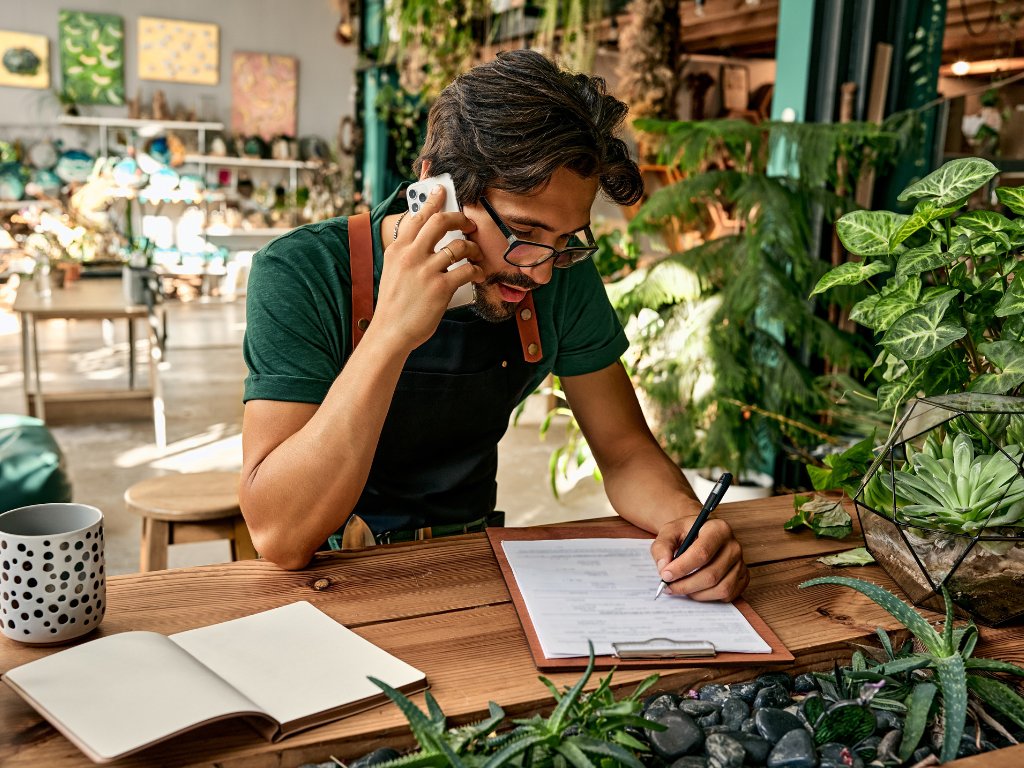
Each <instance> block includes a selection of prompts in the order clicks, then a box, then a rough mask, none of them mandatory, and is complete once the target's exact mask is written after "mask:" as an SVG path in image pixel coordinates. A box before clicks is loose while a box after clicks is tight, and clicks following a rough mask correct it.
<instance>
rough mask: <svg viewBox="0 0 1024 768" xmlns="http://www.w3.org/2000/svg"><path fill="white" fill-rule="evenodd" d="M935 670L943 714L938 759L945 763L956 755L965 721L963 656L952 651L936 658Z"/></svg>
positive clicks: (965, 676) (965, 672)
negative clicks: (940, 750) (940, 693)
mask: <svg viewBox="0 0 1024 768" xmlns="http://www.w3.org/2000/svg"><path fill="white" fill-rule="evenodd" d="M935 671H936V673H937V675H938V678H939V687H940V688H941V689H942V712H943V715H944V716H945V723H944V728H943V734H942V752H941V754H940V755H939V760H940V761H941V762H943V763H946V762H949V761H950V760H952V759H954V758H955V757H956V753H957V750H958V749H960V739H961V737H962V736H963V734H964V724H965V723H966V722H967V670H966V669H965V668H964V659H963V657H962V656H961V655H960V654H958V653H954V654H953V655H952V656H941V657H939V658H936V659H935Z"/></svg>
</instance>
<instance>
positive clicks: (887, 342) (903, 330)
mask: <svg viewBox="0 0 1024 768" xmlns="http://www.w3.org/2000/svg"><path fill="white" fill-rule="evenodd" d="M957 294H958V291H947V292H946V293H943V294H942V295H940V296H938V297H937V298H934V299H932V300H931V301H929V302H927V303H926V304H922V305H921V306H919V307H916V308H915V309H912V310H910V311H909V312H907V313H905V314H904V315H902V316H901V317H900V318H899V319H897V320H896V322H894V323H893V324H892V325H891V326H890V327H889V330H888V331H886V333H885V336H883V337H882V340H881V342H880V343H881V345H882V346H883V347H885V348H886V349H887V350H889V352H891V353H892V354H894V355H896V357H899V358H901V359H903V360H920V359H922V358H925V357H930V356H931V355H934V354H935V353H936V352H938V351H939V350H940V349H945V348H946V347H948V346H949V345H950V344H952V343H953V342H954V341H957V340H958V339H962V338H963V337H964V336H965V335H966V334H967V329H966V328H964V327H963V326H962V325H960V324H958V323H957V322H955V321H953V320H944V319H943V316H944V315H945V314H946V309H947V308H948V307H949V303H950V302H951V301H952V300H953V298H954V297H955V296H957Z"/></svg>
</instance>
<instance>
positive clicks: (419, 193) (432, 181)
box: [405, 173, 473, 309]
mask: <svg viewBox="0 0 1024 768" xmlns="http://www.w3.org/2000/svg"><path fill="white" fill-rule="evenodd" d="M438 184H440V185H441V186H442V187H444V191H445V195H444V208H442V209H441V210H442V211H444V212H446V213H454V212H455V211H461V210H462V208H461V206H460V205H459V199H458V196H457V195H456V194H455V184H453V183H452V177H451V174H450V173H440V174H438V175H437V176H431V177H429V178H426V179H423V180H421V181H417V182H415V183H413V184H410V185H409V188H408V189H407V190H406V192H405V195H406V199H407V201H408V203H409V210H410V211H411V212H412V213H416V212H417V211H419V209H420V207H421V206H422V205H423V204H424V203H425V202H427V199H428V197H429V196H430V190H432V189H433V188H434V187H435V186H437V185H438ZM465 239H466V236H465V235H464V234H462V232H460V231H459V230H457V229H453V230H450V231H449V232H447V233H445V235H444V237H442V238H441V239H440V240H438V241H437V244H436V245H435V246H434V253H438V252H439V251H440V250H441V249H442V248H444V247H445V246H446V245H448V244H449V243H451V242H453V241H455V240H465ZM467 263H469V262H468V260H467V259H460V260H459V261H457V262H455V263H454V264H452V265H451V266H450V267H448V271H449V272H451V271H452V270H453V269H455V268H456V267H461V266H462V265H463V264H467ZM472 303H473V284H472V283H466V285H460V286H459V288H458V290H457V291H455V295H454V296H452V300H451V301H450V302H449V303H448V307H449V309H451V308H454V307H464V306H466V305H467V304H472Z"/></svg>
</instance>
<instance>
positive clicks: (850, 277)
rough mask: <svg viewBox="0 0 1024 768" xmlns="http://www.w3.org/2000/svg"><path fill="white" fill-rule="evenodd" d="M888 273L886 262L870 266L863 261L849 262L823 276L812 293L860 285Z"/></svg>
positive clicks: (877, 262) (874, 263) (874, 262)
mask: <svg viewBox="0 0 1024 768" xmlns="http://www.w3.org/2000/svg"><path fill="white" fill-rule="evenodd" d="M888 271H889V265H888V264H886V263H885V262H884V261H872V262H871V263H870V264H865V263H864V262H863V261H848V262H846V263H845V264H840V265H839V266H838V267H836V268H835V269H831V270H829V271H828V272H826V273H825V274H824V275H822V276H821V280H819V281H818V284H817V285H816V286H814V290H813V291H811V296H814V295H816V294H819V293H824V292H825V291H827V290H829V289H830V288H835V287H836V286H837V285H859V284H860V283H863V282H864V281H865V280H867V279H868V278H869V277H872V276H874V275H878V274H881V273H882V272H888Z"/></svg>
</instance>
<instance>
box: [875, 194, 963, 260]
mask: <svg viewBox="0 0 1024 768" xmlns="http://www.w3.org/2000/svg"><path fill="white" fill-rule="evenodd" d="M958 210H960V206H959V205H956V206H951V207H945V208H944V207H942V206H940V205H937V204H936V203H935V201H934V200H922V201H921V202H919V203H918V204H917V205H915V206H914V212H913V213H911V214H910V216H909V217H908V218H907V220H906V221H904V222H903V223H902V224H901V225H900V226H899V228H898V229H897V230H896V231H895V232H893V234H892V237H891V238H889V249H890V250H892V249H894V248H895V247H896V246H897V245H899V244H900V243H902V242H903V241H904V240H906V239H907V238H908V237H910V236H911V235H912V234H914V233H915V232H917V230H919V229H921V228H922V227H926V226H928V225H929V224H930V223H931V222H933V221H937V220H939V219H944V218H945V217H947V216H950V215H952V214H954V213H956V212H957V211H958Z"/></svg>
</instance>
